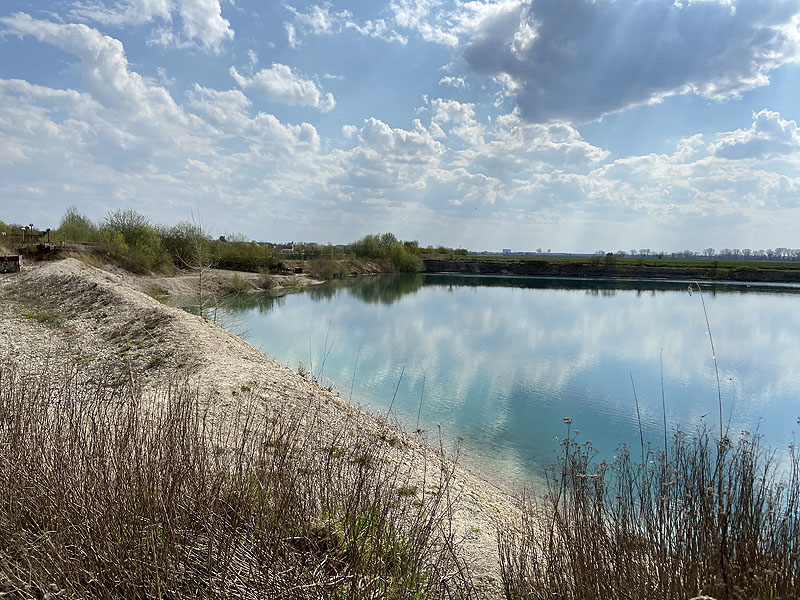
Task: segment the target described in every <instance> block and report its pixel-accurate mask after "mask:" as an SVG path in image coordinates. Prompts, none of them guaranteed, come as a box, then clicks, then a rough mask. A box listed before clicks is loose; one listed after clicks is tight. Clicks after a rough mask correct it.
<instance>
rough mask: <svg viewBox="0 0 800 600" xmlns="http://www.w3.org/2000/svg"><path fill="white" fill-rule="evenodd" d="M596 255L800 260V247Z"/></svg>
mask: <svg viewBox="0 0 800 600" xmlns="http://www.w3.org/2000/svg"><path fill="white" fill-rule="evenodd" d="M594 256H598V257H603V256H615V257H617V258H625V257H629V258H721V259H726V260H800V248H767V249H766V250H753V249H751V248H743V249H739V248H722V249H721V250H716V249H715V248H704V249H703V250H701V251H699V252H695V251H694V250H682V251H680V252H666V251H658V250H651V249H650V248H640V249H639V250H636V249H635V248H634V249H632V250H617V251H616V252H606V251H605V250H598V251H597V252H595V253H594Z"/></svg>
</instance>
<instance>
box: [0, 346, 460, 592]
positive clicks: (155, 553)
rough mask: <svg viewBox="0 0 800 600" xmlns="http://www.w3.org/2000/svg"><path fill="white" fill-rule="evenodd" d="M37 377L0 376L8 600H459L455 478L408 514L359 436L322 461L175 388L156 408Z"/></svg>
mask: <svg viewBox="0 0 800 600" xmlns="http://www.w3.org/2000/svg"><path fill="white" fill-rule="evenodd" d="M47 373H48V374H47V375H44V376H43V374H42V373H26V372H23V371H22V370H20V368H19V367H18V366H17V365H14V364H9V363H5V362H4V363H2V364H0V593H2V594H3V595H8V596H9V597H51V596H52V597H61V596H64V597H81V598H149V597H162V598H197V597H203V598H208V597H216V598H223V597H224V598H233V597H262V598H267V597H271V598H274V597H285V598H376V597H381V598H398V599H400V598H464V597H469V596H470V594H471V589H472V588H471V583H470V582H469V580H468V577H466V576H465V575H464V573H466V571H465V570H464V566H463V565H460V564H458V559H457V558H456V557H455V555H454V554H453V552H452V550H451V549H452V547H453V546H452V544H453V541H452V539H451V538H450V537H448V536H449V535H450V534H448V533H447V531H448V528H447V527H446V521H447V519H448V515H449V512H448V502H447V497H448V496H447V492H446V490H447V487H448V485H449V481H450V477H451V475H452V474H451V473H450V472H447V471H441V472H440V470H438V469H437V472H440V476H437V477H436V483H437V485H439V486H440V487H439V490H440V491H439V492H437V493H436V494H434V495H432V496H429V497H426V498H425V499H424V502H422V503H414V502H411V501H410V500H409V501H406V500H405V497H404V496H402V495H398V493H397V491H396V490H397V489H402V488H403V486H407V485H408V484H407V483H406V482H405V480H404V477H403V476H402V474H401V472H400V469H399V467H398V466H397V464H396V463H393V462H392V461H391V460H388V456H387V455H386V449H385V446H383V445H381V444H379V443H377V442H376V441H375V440H373V439H371V438H369V436H367V435H362V436H357V437H356V438H354V439H350V440H349V441H348V443H347V445H346V446H342V447H341V448H340V450H339V451H338V452H337V453H330V452H325V451H321V452H318V451H316V444H317V442H316V441H315V440H316V436H315V435H314V434H313V428H311V429H302V428H301V427H300V426H299V423H300V421H301V419H300V418H298V416H292V415H290V414H287V415H284V416H276V415H267V414H265V413H263V412H262V411H261V410H260V409H259V408H258V406H260V405H261V403H260V401H259V400H258V398H257V396H256V395H255V394H253V393H248V392H246V391H244V390H243V391H242V395H241V396H240V397H239V408H238V410H236V411H234V413H232V414H229V415H227V419H210V418H209V417H208V415H207V413H206V411H205V410H204V409H203V408H202V407H203V406H204V405H205V400H204V399H203V398H201V397H199V395H198V393H197V392H196V390H194V389H193V388H192V386H190V385H187V384H186V383H185V382H181V381H173V382H172V383H171V384H169V385H167V386H165V387H164V388H162V389H161V390H160V391H159V392H158V393H157V394H156V396H157V399H156V401H155V402H149V401H148V400H145V398H144V397H143V396H142V393H141V390H140V389H139V387H138V385H137V384H136V383H135V381H130V382H117V381H114V384H113V385H105V384H104V382H105V383H110V381H108V380H107V379H106V378H105V377H104V376H103V373H102V372H99V373H98V372H94V373H92V374H91V377H90V378H88V379H87V377H89V374H88V373H87V372H86V371H84V370H83V369H82V368H81V367H80V366H78V365H76V364H67V365H66V366H65V367H64V368H63V369H50V370H49V371H48V372H47ZM92 381H93V382H95V383H90V382H92ZM112 381H113V380H112ZM218 416H219V415H218ZM304 418H305V419H310V420H313V419H314V415H313V413H309V414H306V415H304ZM220 423H225V425H221V424H220ZM342 436H349V434H347V433H345V432H344V431H343V432H339V433H338V434H335V435H334V436H333V438H334V439H336V438H338V437H342ZM31 448H36V452H31V451H30V449H31Z"/></svg>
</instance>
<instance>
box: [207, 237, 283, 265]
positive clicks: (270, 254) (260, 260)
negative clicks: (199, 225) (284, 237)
mask: <svg viewBox="0 0 800 600" xmlns="http://www.w3.org/2000/svg"><path fill="white" fill-rule="evenodd" d="M210 245H211V252H212V254H213V256H214V258H215V259H216V261H217V263H218V264H219V266H220V268H223V269H236V270H240V271H252V272H259V271H263V270H269V269H270V268H272V266H273V265H274V264H275V251H274V250H273V248H272V245H271V244H268V243H265V242H250V241H247V239H246V238H245V237H244V236H239V235H236V234H233V235H227V236H225V237H224V238H220V239H218V240H214V241H213V242H210Z"/></svg>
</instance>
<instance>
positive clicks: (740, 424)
mask: <svg viewBox="0 0 800 600" xmlns="http://www.w3.org/2000/svg"><path fill="white" fill-rule="evenodd" d="M687 286H688V283H679V282H675V283H666V282H633V281H604V280H543V279H534V278H520V277H514V278H507V277H491V276H482V277H473V276H457V275H423V274H416V275H403V276H400V275H398V276H376V277H366V278H358V279H352V280H346V281H339V282H335V283H329V284H324V285H321V286H317V287H314V288H311V289H308V290H306V291H303V292H300V293H295V294H291V295H288V296H284V297H280V298H274V297H271V296H269V295H259V296H253V297H238V298H236V299H234V300H232V301H230V302H229V303H227V304H226V306H225V307H224V308H223V309H222V314H223V322H226V323H228V324H230V327H231V329H232V330H233V331H234V332H236V333H238V334H240V335H242V336H243V337H244V338H245V339H247V340H248V341H249V342H250V343H251V344H253V345H254V346H256V347H257V348H260V349H261V350H262V352H264V353H265V354H267V355H268V356H270V357H271V358H273V359H275V360H277V361H278V362H281V363H283V364H288V365H289V366H291V367H292V368H297V367H298V365H299V364H300V363H302V365H303V368H304V369H305V370H306V371H308V372H310V373H313V376H314V377H316V378H318V380H319V381H320V382H321V383H323V385H328V384H333V386H334V390H336V391H337V392H338V393H339V395H340V396H342V397H343V398H346V399H347V398H351V397H352V401H353V402H354V403H356V404H359V405H361V406H363V407H364V408H366V409H367V410H370V411H372V412H377V413H381V414H386V413H387V411H389V409H391V417H392V418H393V419H394V418H396V419H397V420H398V421H399V422H400V423H401V424H402V425H403V426H404V427H405V428H406V429H408V430H414V429H417V428H420V429H424V430H426V431H428V432H429V433H430V432H436V431H438V426H441V429H442V432H443V434H444V436H445V437H446V438H447V439H452V438H456V437H461V438H463V446H464V449H465V450H466V452H467V453H468V454H470V455H473V456H475V457H478V458H479V459H480V460H481V461H483V462H485V463H486V464H487V465H488V466H489V468H492V469H499V470H502V471H503V472H504V473H505V474H506V475H508V476H512V477H519V476H522V477H528V476H531V475H534V476H535V475H539V474H541V472H542V470H543V467H544V466H546V465H548V464H550V463H552V462H554V460H555V456H556V452H557V450H558V439H559V438H560V437H562V436H563V435H564V434H565V432H566V426H565V424H564V422H563V419H564V418H566V417H569V418H572V419H573V427H574V428H577V429H579V430H580V437H581V439H583V440H585V441H586V440H588V441H591V442H592V443H593V445H594V446H595V447H596V448H597V449H598V450H599V451H600V452H601V454H602V456H604V457H611V456H613V453H614V450H615V448H616V447H617V445H618V444H619V442H622V441H624V442H626V443H628V444H629V445H631V446H632V447H633V448H635V449H638V448H639V428H638V420H637V412H636V399H635V398H638V402H639V410H640V414H641V421H642V426H643V431H644V438H645V441H650V442H652V443H653V444H655V445H658V446H663V443H664V417H663V409H662V392H661V390H662V384H661V382H662V375H663V389H664V399H665V406H666V418H667V429H668V433H669V434H670V435H671V434H672V433H674V432H675V431H676V428H678V427H680V428H682V429H684V430H687V431H691V430H693V429H694V428H695V427H698V426H701V425H702V424H704V423H705V424H707V425H708V426H709V427H711V428H713V429H715V430H718V429H719V425H718V423H719V409H718V397H717V383H716V381H717V380H716V376H715V369H714V361H713V357H712V353H711V347H710V344H709V335H708V327H707V326H706V320H705V315H704V312H703V306H702V304H701V296H700V295H699V294H698V293H697V291H696V289H695V292H694V294H693V295H691V296H690V295H689V293H688V291H687ZM702 299H704V300H705V304H706V309H707V312H708V319H709V322H710V324H711V334H712V335H713V341H714V344H715V348H716V352H717V361H718V365H719V375H720V382H721V391H722V403H723V418H724V423H725V427H728V426H730V431H731V432H733V433H734V434H736V433H738V432H739V431H740V430H742V429H747V430H749V431H755V430H758V431H759V432H760V433H761V434H763V435H764V437H765V439H766V441H767V442H768V443H769V444H770V445H772V446H774V447H776V448H785V447H786V446H787V445H788V444H790V443H791V442H792V440H793V432H795V431H797V430H798V429H800V427H798V425H797V419H798V415H800V404H798V398H800V367H799V366H798V360H799V359H800V318H799V317H798V315H800V289H797V288H785V287H778V286H752V287H749V286H731V285H719V284H703V296H702ZM662 365H663V368H662ZM631 379H632V380H633V385H632V382H631ZM634 385H635V390H636V396H634V391H633V387H634ZM395 392H396V397H395ZM393 397H394V401H393ZM703 415H706V416H703Z"/></svg>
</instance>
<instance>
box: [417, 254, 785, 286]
mask: <svg viewBox="0 0 800 600" xmlns="http://www.w3.org/2000/svg"><path fill="white" fill-rule="evenodd" d="M424 263H425V271H426V272H427V273H465V274H471V275H527V276H535V277H582V278H612V279H613V278H622V279H671V280H685V281H696V280H704V281H705V280H714V281H741V282H764V283H766V282H770V283H800V269H768V268H749V267H747V266H741V267H730V266H699V265H698V266H685V265H682V266H670V265H664V266H660V265H647V264H642V265H638V264H604V263H602V262H598V263H597V264H592V263H585V262H567V261H564V262H559V261H548V260H508V261H505V260H504V261H491V260H439V259H436V260H425V261H424Z"/></svg>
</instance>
